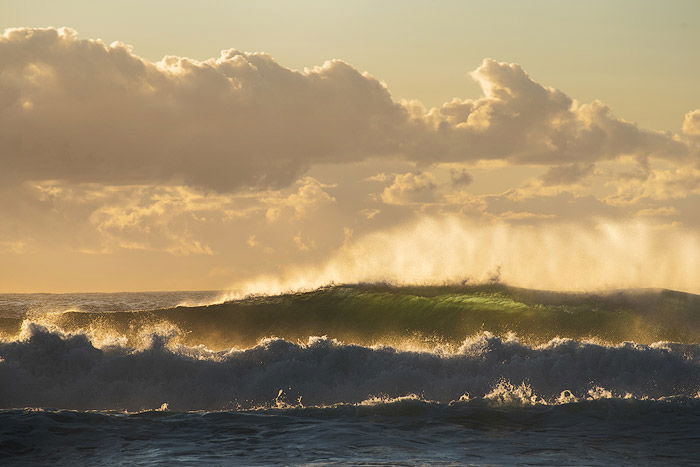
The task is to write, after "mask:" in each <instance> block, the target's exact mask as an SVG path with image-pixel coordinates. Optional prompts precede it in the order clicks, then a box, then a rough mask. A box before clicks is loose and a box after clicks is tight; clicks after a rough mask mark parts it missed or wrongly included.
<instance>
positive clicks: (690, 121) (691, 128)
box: [683, 109, 700, 136]
mask: <svg viewBox="0 0 700 467" xmlns="http://www.w3.org/2000/svg"><path fill="white" fill-rule="evenodd" d="M683 133H685V134H686V135H690V136H700V109H698V110H693V111H692V112H688V113H687V114H685V118H684V119H683Z"/></svg>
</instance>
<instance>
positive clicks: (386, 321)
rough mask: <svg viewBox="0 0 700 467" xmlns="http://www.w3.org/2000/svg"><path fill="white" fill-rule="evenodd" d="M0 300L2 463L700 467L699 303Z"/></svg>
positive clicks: (381, 289)
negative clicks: (643, 466) (618, 466)
mask: <svg viewBox="0 0 700 467" xmlns="http://www.w3.org/2000/svg"><path fill="white" fill-rule="evenodd" d="M224 297H225V294H223V293H222V292H219V291H204V292H152V293H104V294H0V465H71V466H80V465H295V466H297V465H305V466H306V465H308V466H320V465H363V466H370V465H372V466H376V465H411V466H412V465H547V466H548V465H587V466H588V465H594V466H598V465H600V466H611V465H630V466H632V465H634V466H637V465H659V466H669V465H683V466H685V465H700V296H699V295H693V294H689V293H684V292H679V291H671V290H655V289H654V290H652V289H640V290H615V291H610V290H608V291H601V292H590V293H570V292H567V293H563V292H551V291H540V290H529V289H521V288H516V287H510V286H507V285H504V284H499V283H489V284H480V285H479V284H477V285H468V284H458V285H449V284H448V285H441V286H435V285H433V286H420V285H416V286H398V285H392V284H384V283H378V284H349V285H333V286H328V287H322V288H319V289H316V290H306V291H298V292H294V293H292V292H290V293H286V294H281V295H250V296H246V297H243V298H238V299H235V300H225V299H224Z"/></svg>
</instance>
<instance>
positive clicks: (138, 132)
mask: <svg viewBox="0 0 700 467" xmlns="http://www.w3.org/2000/svg"><path fill="white" fill-rule="evenodd" d="M699 23H700V3H698V2H696V1H692V0H691V1H680V0H674V1H671V2H652V1H640V0H637V1H612V2H611V1H607V2H603V1H592V2H562V1H535V0H531V1H522V0H519V1H498V2H494V1H489V2H486V1H484V2H481V1H472V2H464V1H440V2H439V1H404V2H376V1H375V2H369V1H354V2H343V3H342V4H341V3H340V2H321V1H318V2H311V1H296V2H282V1H279V2H266V1H259V2H251V1H226V2H223V1H199V2H191V1H167V2H165V1H150V2H140V1H138V2H137V1H121V2H118V3H115V2H101V1H94V0H92V1H64V2H52V1H35V0H22V1H9V0H0V30H4V34H3V35H2V37H1V38H0V148H1V150H0V216H2V222H0V292H30V291H31V292H69V291H125V290H204V289H235V290H248V291H253V292H255V291H261V290H263V291H264V290H271V289H286V288H290V287H305V286H313V285H321V284H323V283H327V282H329V281H335V282H351V281H375V280H390V281H397V282H402V281H403V282H454V281H461V280H471V281H482V280H489V279H492V278H494V277H497V278H499V279H502V280H504V281H507V282H509V283H514V284H516V285H523V286H528V287H539V288H554V289H590V288H600V287H669V288H677V289H682V290H690V291H698V290H697V289H698V287H700V286H698V285H697V284H700V277H699V276H698V272H697V271H698V270H699V268H698V266H699V265H700V240H699V239H698V228H699V227H700V208H699V206H700V204H699V202H700V86H698V85H697V77H698V76H700V47H698V44H700V24H699Z"/></svg>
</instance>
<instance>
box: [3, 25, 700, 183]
mask: <svg viewBox="0 0 700 467" xmlns="http://www.w3.org/2000/svg"><path fill="white" fill-rule="evenodd" d="M472 77H473V78H474V79H475V80H477V82H478V83H479V84H480V86H481V88H482V90H483V93H484V96H483V97H481V98H478V99H474V100H470V99H467V100H454V101H452V102H448V103H446V104H444V105H443V106H441V107H438V108H434V109H430V110H425V109H422V108H421V107H420V105H417V104H415V103H399V102H396V101H395V100H393V99H392V97H391V94H390V92H389V90H388V89H387V88H386V87H385V86H384V85H383V84H382V83H380V82H379V81H378V80H376V79H375V78H373V77H372V76H370V75H368V74H366V73H362V72H360V71H358V70H356V69H355V68H353V67H352V66H350V65H348V64H347V63H344V62H342V61H339V60H331V61H328V62H326V63H325V64H323V65H322V66H319V67H315V68H309V69H305V70H303V71H295V70H291V69H289V68H286V67H284V66H282V65H280V64H278V63H277V62H276V61H275V60H274V59H273V58H272V57H270V56H269V55H266V54H260V53H245V52H239V51H237V50H226V51H224V52H222V53H221V55H220V56H219V57H217V58H212V59H209V60H204V61H197V60H192V59H188V58H183V57H173V56H170V57H165V58H163V59H162V60H161V61H159V62H156V63H154V62H150V61H147V60H144V59H142V58H140V57H138V56H137V55H135V54H134V53H133V51H132V50H131V49H130V48H129V47H128V46H126V45H124V44H121V43H113V44H110V45H107V44H104V43H102V42H101V41H99V40H81V39H79V38H78V37H77V34H76V33H75V31H72V30H70V29H65V28H61V29H53V28H47V29H29V28H22V29H10V30H7V31H5V33H4V34H3V35H2V36H1V38H0V145H2V147H3V151H2V154H1V155H0V157H1V158H2V163H3V167H4V168H5V170H3V171H2V174H0V177H2V179H3V181H5V182H8V181H25V180H64V181H69V182H72V183H83V182H92V183H104V184H149V183H159V184H168V185H187V186H194V187H199V188H203V189H206V190H214V191H233V190H238V189H241V188H244V187H258V188H259V187H265V188H269V187H273V188H279V187H283V186H287V185H289V184H291V183H292V182H293V181H294V180H296V179H298V178H299V177H301V176H302V175H303V174H304V173H305V171H306V170H307V169H308V168H309V167H310V166H312V165H313V164H318V163H327V162H332V163H337V162H348V161H357V160H362V159H366V158H368V157H403V158H404V159H406V160H408V161H414V162H418V163H422V164H431V163H434V162H450V161H452V162H464V161H476V160H503V161H507V162H509V163H514V164H518V163H536V164H546V165H565V166H568V167H588V166H587V165H585V164H590V163H592V162H594V161H597V160H604V159H611V158H616V157H619V156H621V155H633V156H636V157H638V158H640V160H641V159H645V158H648V157H658V158H666V159H673V160H676V159H681V158H684V157H686V155H687V152H688V148H687V147H686V145H685V143H682V142H680V140H679V139H678V138H675V137H673V136H671V135H668V134H663V133H658V132H654V131H648V130H642V129H640V128H638V127H637V126H636V125H634V124H632V123H629V122H625V121H623V120H621V119H618V118H616V117H614V116H613V114H612V113H611V111H610V109H609V108H608V107H606V106H605V105H603V104H601V103H599V102H593V103H590V104H580V103H578V102H576V101H575V100H573V99H572V98H570V97H569V96H567V95H566V94H564V93H563V92H561V91H559V90H556V89H552V88H549V87H546V86H543V85H541V84H539V83H537V82H535V81H533V80H532V79H531V78H530V77H529V76H528V75H527V73H526V72H525V71H524V70H523V69H522V68H521V67H520V66H518V65H515V64H507V63H500V62H497V61H494V60H490V59H487V60H484V62H483V63H482V64H481V66H479V67H478V68H477V69H476V70H475V71H474V72H473V73H472ZM693 115H695V114H689V116H688V117H686V124H685V125H684V131H685V132H686V133H688V134H693V132H694V131H695V129H696V123H694V122H696V120H695V117H693ZM576 164H583V165H581V166H578V165H576ZM565 171H566V170H565ZM555 175H556V174H555Z"/></svg>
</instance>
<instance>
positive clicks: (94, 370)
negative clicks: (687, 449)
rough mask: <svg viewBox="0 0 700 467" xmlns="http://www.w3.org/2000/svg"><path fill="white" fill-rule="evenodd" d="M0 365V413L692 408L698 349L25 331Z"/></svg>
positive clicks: (481, 339) (5, 348) (495, 340)
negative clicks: (381, 405)
mask: <svg viewBox="0 0 700 467" xmlns="http://www.w3.org/2000/svg"><path fill="white" fill-rule="evenodd" d="M0 358H1V359H2V360H1V361H0V379H1V380H2V381H4V382H5V384H3V385H2V387H0V407H2V408H11V407H56V408H66V409H115V410H124V409H128V410H141V409H148V408H154V407H160V406H161V405H162V404H163V403H164V402H165V403H167V404H168V405H169V407H170V408H171V409H173V410H222V409H236V408H238V409H244V408H253V407H260V406H270V405H277V404H278V403H280V402H281V401H282V402H285V403H287V404H291V405H294V404H303V405H305V406H324V405H332V404H338V403H349V404H357V403H361V402H362V401H365V400H367V399H371V398H372V397H388V398H392V397H400V396H405V395H408V394H418V395H419V396H420V397H421V398H423V399H426V400H433V401H437V402H440V403H448V402H450V401H455V400H459V399H460V397H461V396H464V395H465V394H468V395H469V397H470V398H473V399H483V400H486V401H490V402H491V403H494V404H498V403H502V404H506V405H508V404H509V405H513V404H525V403H529V404H533V403H558V402H562V399H561V398H562V397H564V398H569V399H568V400H563V402H568V401H574V400H588V399H591V398H592V397H593V396H592V394H595V393H596V391H598V397H621V398H624V397H629V398H635V399H643V398H652V399H662V398H668V397H673V396H676V397H678V396H683V397H690V398H694V397H697V395H698V391H700V345H698V344H679V343H657V344H653V345H641V344H634V343H625V344H621V345H615V346H608V345H600V344H593V343H585V342H580V341H575V340H571V339H555V340H552V341H550V342H549V343H547V344H545V345H541V346H530V345H526V344H524V343H522V342H520V341H518V340H517V339H514V338H511V339H504V338H500V337H496V336H493V335H490V334H488V333H485V334H482V335H480V336H476V337H474V338H470V339H467V340H465V341H464V343H463V345H462V346H461V347H460V348H459V349H458V350H457V351H456V352H453V353H445V352H439V351H437V352H417V351H401V350H397V349H395V348H392V347H386V346H379V347H364V346H359V345H348V344H342V343H339V342H337V341H334V340H332V339H328V338H310V339H309V340H308V341H307V342H306V343H304V344H299V343H293V342H289V341H286V340H283V339H266V340H263V341H261V342H260V343H259V344H258V345H256V346H254V347H252V348H249V349H246V350H236V349H228V350H222V351H212V350H208V349H206V348H205V347H202V346H197V347H188V346H183V345H177V344H173V343H171V342H169V341H168V337H167V336H162V335H153V336H152V339H151V343H150V344H149V345H148V346H146V347H145V348H142V349H134V348H131V347H128V346H123V345H109V346H104V347H102V348H98V347H96V346H95V345H94V344H93V342H91V340H90V339H89V338H88V336H87V335H85V334H75V335H66V334H63V333H61V332H56V331H49V330H48V329H46V328H44V327H41V326H38V325H36V324H32V325H28V326H27V327H26V329H25V334H24V338H23V339H22V340H16V341H9V342H7V341H6V342H2V343H0ZM508 384H510V386H508ZM280 391H281V392H280ZM499 391H500V392H499ZM567 391H568V392H567ZM591 391H593V392H591ZM465 397H466V396H465ZM463 399H464V398H463Z"/></svg>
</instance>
